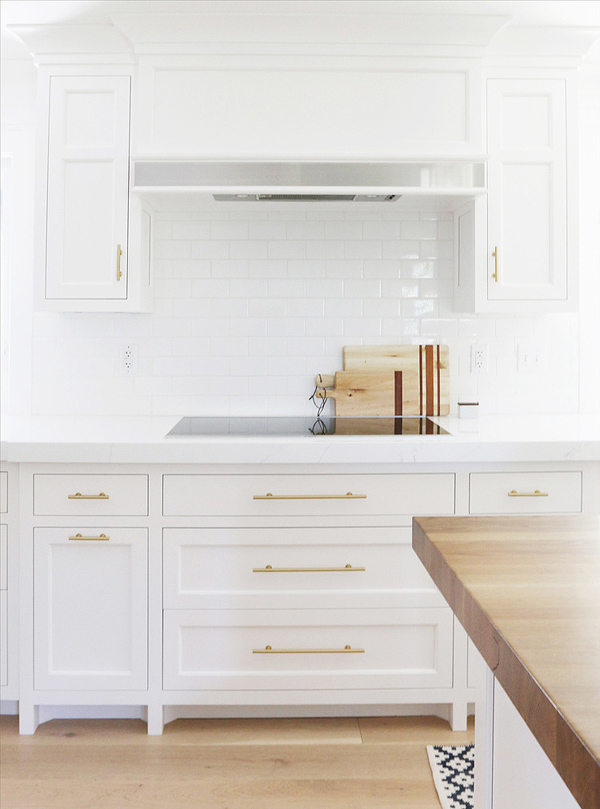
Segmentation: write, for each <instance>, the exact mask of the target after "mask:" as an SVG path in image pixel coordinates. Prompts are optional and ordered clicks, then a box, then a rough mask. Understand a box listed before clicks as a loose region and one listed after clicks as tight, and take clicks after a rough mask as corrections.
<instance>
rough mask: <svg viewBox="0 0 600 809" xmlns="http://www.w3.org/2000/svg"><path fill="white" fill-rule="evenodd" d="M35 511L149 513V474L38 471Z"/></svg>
mask: <svg viewBox="0 0 600 809" xmlns="http://www.w3.org/2000/svg"><path fill="white" fill-rule="evenodd" d="M33 513H34V514H36V515H40V516H51V515H59V516H63V517H68V516H70V515H72V516H74V517H92V516H132V517H135V516H145V515H146V514H148V476H147V475H34V477H33Z"/></svg>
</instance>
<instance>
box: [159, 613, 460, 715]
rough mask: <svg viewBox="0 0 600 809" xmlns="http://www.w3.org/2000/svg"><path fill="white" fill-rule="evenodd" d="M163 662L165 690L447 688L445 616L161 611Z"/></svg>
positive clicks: (448, 646)
mask: <svg viewBox="0 0 600 809" xmlns="http://www.w3.org/2000/svg"><path fill="white" fill-rule="evenodd" d="M324 622H326V624H325V623H324ZM269 647H270V648H269ZM163 660H164V665H163V687H164V688H165V689H173V690H179V689H200V690H211V689H213V690H216V689H235V690H240V689H242V690H244V689H250V690H260V691H271V690H273V691H277V690H284V689H298V690H302V691H306V690H313V689H328V688H335V689H346V688H356V689H374V688H395V689H397V688H443V687H450V686H451V685H452V612H451V611H450V609H448V608H447V607H446V608H432V609H415V610H328V611H327V612H326V614H324V612H323V611H322V610H256V611H253V612H252V613H251V614H248V612H247V611H237V610H165V613H164V658H163ZM275 698H276V699H281V697H275Z"/></svg>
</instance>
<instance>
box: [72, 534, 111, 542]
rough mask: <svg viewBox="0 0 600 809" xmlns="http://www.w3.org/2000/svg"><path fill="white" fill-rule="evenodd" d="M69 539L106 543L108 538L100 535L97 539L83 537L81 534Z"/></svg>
mask: <svg viewBox="0 0 600 809" xmlns="http://www.w3.org/2000/svg"><path fill="white" fill-rule="evenodd" d="M69 539H71V540H73V539H74V540H78V541H84V540H86V541H90V542H91V541H96V540H102V541H103V542H108V540H109V539H110V537H107V536H106V534H100V536H99V537H84V536H83V535H82V534H75V536H74V537H69Z"/></svg>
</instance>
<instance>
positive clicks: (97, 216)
mask: <svg viewBox="0 0 600 809" xmlns="http://www.w3.org/2000/svg"><path fill="white" fill-rule="evenodd" d="M129 96H130V79H129V77H127V76H111V77H106V76H100V77H91V76H89V77H63V76H53V77H52V78H51V81H50V122H49V136H48V197H47V234H46V297H47V298H49V299H78V298H79V299H90V298H101V299H102V298H106V299H124V298H126V297H127V274H126V265H127V216H128V188H129V166H128V163H129ZM118 246H120V249H121V250H122V255H118ZM118 269H119V270H120V272H121V273H122V275H121V277H120V278H119V277H118Z"/></svg>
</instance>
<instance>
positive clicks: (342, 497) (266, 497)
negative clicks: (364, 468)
mask: <svg viewBox="0 0 600 809" xmlns="http://www.w3.org/2000/svg"><path fill="white" fill-rule="evenodd" d="M366 498H367V495H366V494H352V492H347V493H346V494H271V492H268V493H267V494H255V495H254V497H253V500H366Z"/></svg>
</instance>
